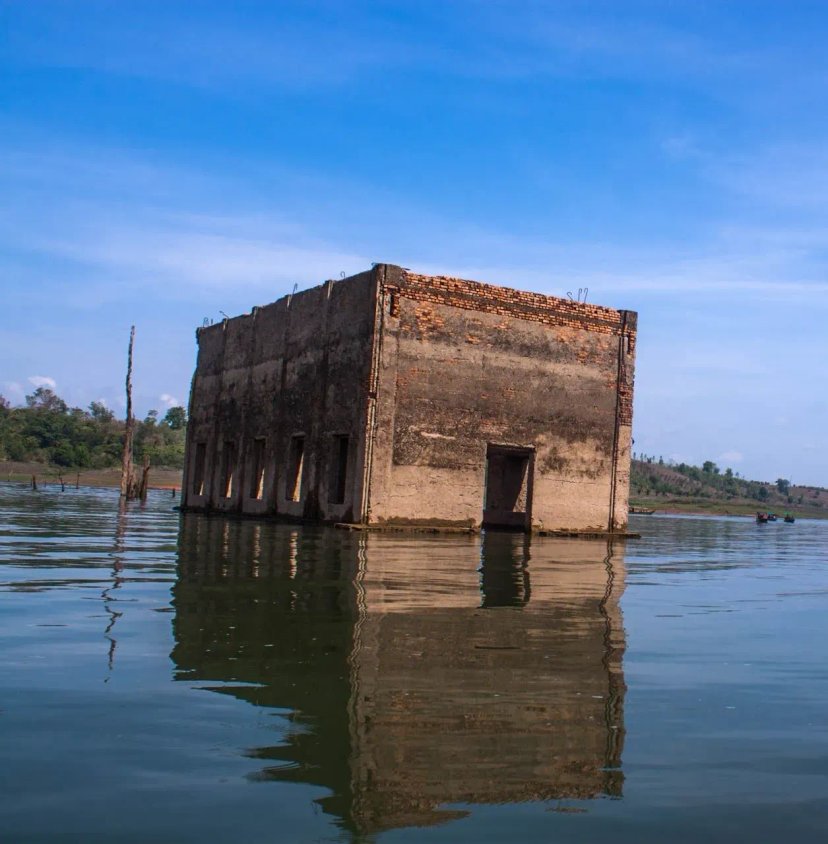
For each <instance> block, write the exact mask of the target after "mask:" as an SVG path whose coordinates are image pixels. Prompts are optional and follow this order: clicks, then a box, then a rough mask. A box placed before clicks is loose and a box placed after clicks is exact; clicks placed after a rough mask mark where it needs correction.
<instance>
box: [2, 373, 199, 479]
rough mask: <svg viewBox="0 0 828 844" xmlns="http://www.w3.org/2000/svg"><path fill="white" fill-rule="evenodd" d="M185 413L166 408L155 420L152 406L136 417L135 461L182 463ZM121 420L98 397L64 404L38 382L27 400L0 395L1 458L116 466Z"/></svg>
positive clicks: (71, 469) (70, 468)
mask: <svg viewBox="0 0 828 844" xmlns="http://www.w3.org/2000/svg"><path fill="white" fill-rule="evenodd" d="M186 425H187V414H186V411H185V410H184V408H183V407H172V408H170V409H169V410H168V411H167V412H166V414H165V416H164V417H163V418H162V419H160V420H159V418H158V413H157V411H154V410H151V411H150V412H149V413H148V414H147V416H146V418H145V419H143V420H140V421H139V420H136V423H135V439H134V453H135V460H136V463H138V464H140V463H142V462H143V460H144V457H145V456H147V457H149V459H150V463H151V465H153V466H156V467H157V466H164V467H168V468H171V469H180V468H181V467H182V466H183V465H184V439H185V434H186ZM124 428H125V422H124V421H123V420H118V419H115V415H114V413H113V412H112V411H111V410H110V409H109V408H108V407H106V405H104V404H103V403H101V402H92V404H90V405H89V408H88V409H87V410H83V409H81V408H79V407H69V406H68V405H67V404H66V402H65V401H64V400H63V399H62V398H60V396H58V395H56V394H55V393H54V392H53V391H52V390H49V389H48V388H45V387H38V389H36V390H35V391H34V392H33V393H32V394H31V395H29V396H26V404H25V405H24V406H22V407H12V406H11V405H10V404H9V402H8V401H7V400H6V399H5V398H3V397H2V396H0V461H9V462H13V463H23V464H34V465H37V466H42V467H43V469H44V470H45V469H47V468H48V467H53V468H54V469H56V470H66V473H67V474H68V473H75V474H76V473H77V471H78V470H90V469H94V470H102V469H107V468H109V467H113V466H119V465H120V462H121V456H122V451H123V443H124Z"/></svg>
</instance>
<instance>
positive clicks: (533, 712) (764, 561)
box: [0, 485, 828, 842]
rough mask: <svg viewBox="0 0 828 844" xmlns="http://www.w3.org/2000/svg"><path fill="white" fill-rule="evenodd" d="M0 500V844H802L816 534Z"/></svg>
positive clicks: (821, 822) (807, 528) (807, 823)
mask: <svg viewBox="0 0 828 844" xmlns="http://www.w3.org/2000/svg"><path fill="white" fill-rule="evenodd" d="M173 504H174V502H173V501H172V500H171V498H169V497H168V496H167V495H165V494H162V493H155V494H154V495H153V496H152V498H151V500H150V501H149V502H148V504H147V505H146V506H145V507H141V506H139V505H135V506H132V505H131V506H130V508H129V509H128V510H127V511H126V512H125V513H121V514H119V513H118V508H117V495H113V493H112V492H110V491H90V490H80V491H74V490H72V491H70V490H67V491H66V492H65V493H62V494H61V493H59V492H50V491H40V492H36V493H33V492H31V491H28V490H25V489H22V488H15V487H13V486H8V485H6V486H0V641H1V643H2V647H0V761H2V766H0V770H1V771H2V789H0V840H3V841H10V842H27V841H60V842H74V841H77V842H95V841H107V842H109V841H117V842H121V841H135V842H138V841H140V842H146V841H152V842H167V841H169V842H190V841H199V842H201V841H205V842H206V841H211V842H212V841H216V842H224V841H227V842H274V841H383V842H385V841H388V842H392V841H431V840H435V841H436V840H440V841H457V840H473V841H539V842H540V841H543V842H570V841H572V842H576V841H577V842H594V841H600V840H605V839H606V840H609V839H612V840H613V841H614V842H641V841H658V840H662V839H664V838H669V840H670V841H671V842H685V841H686V842H696V841H728V842H730V841H733V840H734V839H740V840H741V839H746V840H751V841H769V842H771V841H785V842H793V841H815V840H822V838H824V836H825V834H826V832H828V661H826V657H825V653H824V651H825V641H826V633H828V524H826V523H822V522H809V521H800V522H797V523H796V524H795V525H785V524H783V523H777V524H770V525H762V526H757V525H756V524H755V523H753V522H752V521H750V520H748V519H724V518H721V519H717V518H689V517H673V518H668V517H646V516H643V517H638V518H637V520H635V521H634V528H635V529H637V530H640V531H641V532H642V533H643V534H644V538H643V539H642V540H639V541H637V542H630V543H627V544H626V546H624V545H623V544H616V545H615V546H614V547H608V546H607V544H606V543H601V542H589V541H575V540H572V541H565V540H555V539H551V538H542V539H532V540H530V539H528V538H526V537H524V536H521V535H517V534H491V535H488V536H483V537H464V536H459V537H458V536H451V537H439V536H422V535H413V534H387V535H375V534H374V535H368V536H364V535H361V534H358V533H348V532H342V531H337V530H333V529H327V528H297V527H290V526H285V525H273V524H267V523H256V522H252V521H225V520H223V519H219V518H204V517H198V516H187V517H183V518H182V517H179V515H178V514H177V513H176V512H174V511H173V509H172V505H173Z"/></svg>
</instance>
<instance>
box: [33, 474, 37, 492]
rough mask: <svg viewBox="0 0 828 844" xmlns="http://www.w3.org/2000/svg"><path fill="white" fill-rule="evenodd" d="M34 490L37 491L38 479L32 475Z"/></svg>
mask: <svg viewBox="0 0 828 844" xmlns="http://www.w3.org/2000/svg"><path fill="white" fill-rule="evenodd" d="M32 489H37V478H36V477H35V476H34V475H32Z"/></svg>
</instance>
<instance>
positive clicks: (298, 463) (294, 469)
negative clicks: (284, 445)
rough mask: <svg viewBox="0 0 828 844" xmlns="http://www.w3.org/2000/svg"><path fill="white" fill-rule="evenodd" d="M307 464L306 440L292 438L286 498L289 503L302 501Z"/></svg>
mask: <svg viewBox="0 0 828 844" xmlns="http://www.w3.org/2000/svg"><path fill="white" fill-rule="evenodd" d="M304 463H305V438H304V437H291V440H290V453H289V454H288V467H287V468H288V471H287V484H286V486H285V498H287V500H288V501H301V500H302V469H303V467H304Z"/></svg>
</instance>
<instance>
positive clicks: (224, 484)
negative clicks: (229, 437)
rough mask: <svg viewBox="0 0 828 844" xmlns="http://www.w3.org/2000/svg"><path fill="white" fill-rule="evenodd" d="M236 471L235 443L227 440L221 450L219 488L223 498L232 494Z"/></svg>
mask: <svg viewBox="0 0 828 844" xmlns="http://www.w3.org/2000/svg"><path fill="white" fill-rule="evenodd" d="M235 473H236V444H235V443H234V442H230V441H227V442H225V443H224V449H223V451H222V481H221V488H222V492H223V494H224V497H225V498H230V497H231V496H232V495H233V479H234V475H235Z"/></svg>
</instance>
